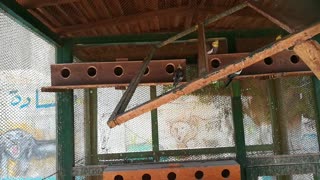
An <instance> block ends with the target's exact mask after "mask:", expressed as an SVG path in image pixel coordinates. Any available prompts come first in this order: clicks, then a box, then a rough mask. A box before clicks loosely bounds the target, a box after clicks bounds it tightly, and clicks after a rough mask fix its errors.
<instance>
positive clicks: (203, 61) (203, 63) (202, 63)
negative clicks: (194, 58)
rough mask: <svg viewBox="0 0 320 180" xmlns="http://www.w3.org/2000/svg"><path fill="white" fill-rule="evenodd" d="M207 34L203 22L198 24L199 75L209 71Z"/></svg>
mask: <svg viewBox="0 0 320 180" xmlns="http://www.w3.org/2000/svg"><path fill="white" fill-rule="evenodd" d="M207 59H208V58H207V48H206V35H205V27H204V24H203V23H199V24H198V75H199V76H202V75H205V74H207V73H208V69H209V65H208V60H207Z"/></svg>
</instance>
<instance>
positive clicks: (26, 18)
mask: <svg viewBox="0 0 320 180" xmlns="http://www.w3.org/2000/svg"><path fill="white" fill-rule="evenodd" d="M0 9H2V10H3V11H4V12H6V13H7V14H8V15H10V16H11V17H13V18H14V19H16V22H18V23H19V24H21V25H23V26H25V27H27V28H28V29H30V30H31V31H32V32H34V33H36V34H38V35H40V36H41V37H43V38H44V39H45V40H46V41H48V42H50V43H52V44H54V45H57V46H60V45H61V43H62V41H61V39H60V38H59V36H58V35H57V34H55V33H54V32H52V31H51V30H50V29H49V28H48V27H47V26H45V25H44V24H43V23H42V22H41V21H39V20H38V19H37V18H35V17H34V16H33V15H31V14H30V13H29V12H28V11H27V10H26V9H25V8H24V7H22V6H21V5H20V4H19V3H17V2H16V0H1V1H0Z"/></svg>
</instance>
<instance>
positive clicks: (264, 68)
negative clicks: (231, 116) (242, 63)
mask: <svg viewBox="0 0 320 180" xmlns="http://www.w3.org/2000/svg"><path fill="white" fill-rule="evenodd" d="M248 55H249V53H232V54H216V55H209V57H208V63H209V64H210V66H209V71H211V72H212V71H217V70H220V69H223V68H224V67H227V66H228V65H231V64H233V63H235V62H236V60H239V59H241V58H244V57H246V56H248ZM304 71H310V69H309V68H308V66H307V65H306V64H305V63H303V61H301V59H300V57H299V56H298V55H297V54H296V53H295V52H294V51H290V50H284V51H282V52H280V53H277V54H275V55H273V56H269V57H267V58H265V59H264V60H263V61H260V62H257V63H255V64H253V65H252V66H249V67H247V68H244V69H243V70H242V72H241V75H242V76H243V77H247V78H248V77H251V76H252V77H253V76H259V75H260V74H273V73H287V72H295V73H296V74H298V73H299V72H304Z"/></svg>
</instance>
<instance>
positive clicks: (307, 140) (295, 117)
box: [277, 76, 319, 154]
mask: <svg viewBox="0 0 320 180" xmlns="http://www.w3.org/2000/svg"><path fill="white" fill-rule="evenodd" d="M277 87H278V91H279V94H278V101H279V102H278V103H279V113H280V114H279V115H280V116H279V119H280V121H281V126H282V127H284V128H281V131H284V132H283V133H285V134H286V135H287V142H282V143H283V144H284V146H285V148H284V149H285V150H286V151H287V152H286V153H289V154H303V153H315V152H319V145H318V140H317V130H316V110H315V100H314V91H313V83H312V80H311V77H308V76H306V77H289V78H282V79H280V80H279V81H278V82H277Z"/></svg>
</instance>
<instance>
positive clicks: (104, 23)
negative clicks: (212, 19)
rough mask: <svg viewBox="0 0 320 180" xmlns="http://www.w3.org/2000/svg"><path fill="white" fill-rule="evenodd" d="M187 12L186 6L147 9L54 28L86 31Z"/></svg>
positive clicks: (59, 30)
mask: <svg viewBox="0 0 320 180" xmlns="http://www.w3.org/2000/svg"><path fill="white" fill-rule="evenodd" d="M189 13H190V8H188V7H178V8H169V9H163V10H156V11H149V12H145V13H139V14H134V15H128V16H119V17H115V18H108V19H103V20H99V21H95V22H91V23H83V24H77V25H71V26H62V27H59V28H56V30H57V31H58V32H60V33H64V32H72V33H73V32H79V31H86V30H90V29H92V28H98V27H108V26H111V25H112V26H118V25H122V24H127V23H131V22H138V21H146V20H150V19H153V18H154V17H170V16H173V15H176V14H189Z"/></svg>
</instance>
